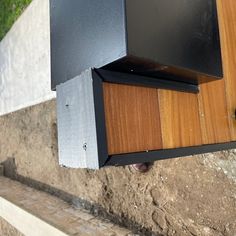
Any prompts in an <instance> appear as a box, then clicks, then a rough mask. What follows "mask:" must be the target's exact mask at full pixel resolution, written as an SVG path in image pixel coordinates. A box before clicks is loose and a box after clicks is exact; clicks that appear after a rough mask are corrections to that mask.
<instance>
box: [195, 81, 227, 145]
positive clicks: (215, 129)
mask: <svg viewBox="0 0 236 236" xmlns="http://www.w3.org/2000/svg"><path fill="white" fill-rule="evenodd" d="M198 101H199V114H200V117H201V130H202V141H203V144H211V143H223V142H229V141H230V128H229V122H228V112H227V102H226V94H225V81H224V80H219V81H213V82H210V83H204V84H201V85H200V93H199V94H198Z"/></svg>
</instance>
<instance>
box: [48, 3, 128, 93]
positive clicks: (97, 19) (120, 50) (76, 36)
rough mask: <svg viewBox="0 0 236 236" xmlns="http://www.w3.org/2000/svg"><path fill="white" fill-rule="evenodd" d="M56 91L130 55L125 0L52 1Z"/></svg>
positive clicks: (54, 85)
mask: <svg viewBox="0 0 236 236" xmlns="http://www.w3.org/2000/svg"><path fill="white" fill-rule="evenodd" d="M50 25H51V73H52V89H55V87H56V85H59V84H61V83H63V82H65V81H67V80H69V79H72V78H74V77H75V76H77V75H79V74H81V73H82V72H83V71H84V70H86V69H88V68H90V67H98V68H99V67H101V66H104V65H106V64H108V63H111V62H113V61H116V60H117V59H120V58H122V57H123V56H125V55H126V54H127V48H126V26H125V3H124V0H109V1H107V0H70V1H68V0H50Z"/></svg>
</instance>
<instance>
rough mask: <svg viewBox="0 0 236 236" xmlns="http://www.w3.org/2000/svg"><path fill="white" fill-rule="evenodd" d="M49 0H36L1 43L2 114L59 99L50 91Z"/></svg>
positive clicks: (0, 87) (0, 105) (0, 102)
mask: <svg viewBox="0 0 236 236" xmlns="http://www.w3.org/2000/svg"><path fill="white" fill-rule="evenodd" d="M49 19H50V18H49V0H33V2H32V3H31V4H30V6H29V7H28V8H27V9H26V10H25V12H24V13H23V14H22V16H21V17H20V18H19V19H18V20H17V22H16V23H15V24H14V25H13V27H12V28H11V30H10V31H9V32H8V34H7V35H6V36H5V38H4V39H3V40H2V41H1V42H0V115H3V114H7V113H10V112H13V111H16V110H19V109H22V108H24V107H27V106H31V105H35V104H38V103H41V102H44V101H46V100H49V99H52V98H54V97H55V96H56V94H55V92H52V91H51V89H50V84H51V81H50V77H51V72H50V26H49Z"/></svg>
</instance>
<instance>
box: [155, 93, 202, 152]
mask: <svg viewBox="0 0 236 236" xmlns="http://www.w3.org/2000/svg"><path fill="white" fill-rule="evenodd" d="M159 103H160V115H161V127H162V140H163V148H164V149H165V148H177V147H186V146H196V145H201V144H202V138H201V126H200V119H199V113H198V101H197V95H196V94H190V93H183V92H176V91H167V90H159Z"/></svg>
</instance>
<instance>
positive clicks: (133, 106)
mask: <svg viewBox="0 0 236 236" xmlns="http://www.w3.org/2000/svg"><path fill="white" fill-rule="evenodd" d="M103 86H104V101H105V117H106V128H107V139H108V153H109V154H110V155H111V154H117V153H128V152H139V151H145V150H156V149H162V140H161V127H160V117H159V114H160V113H159V106H158V93H157V90H156V89H152V88H144V87H135V86H127V85H117V84H111V83H104V85H103Z"/></svg>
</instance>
